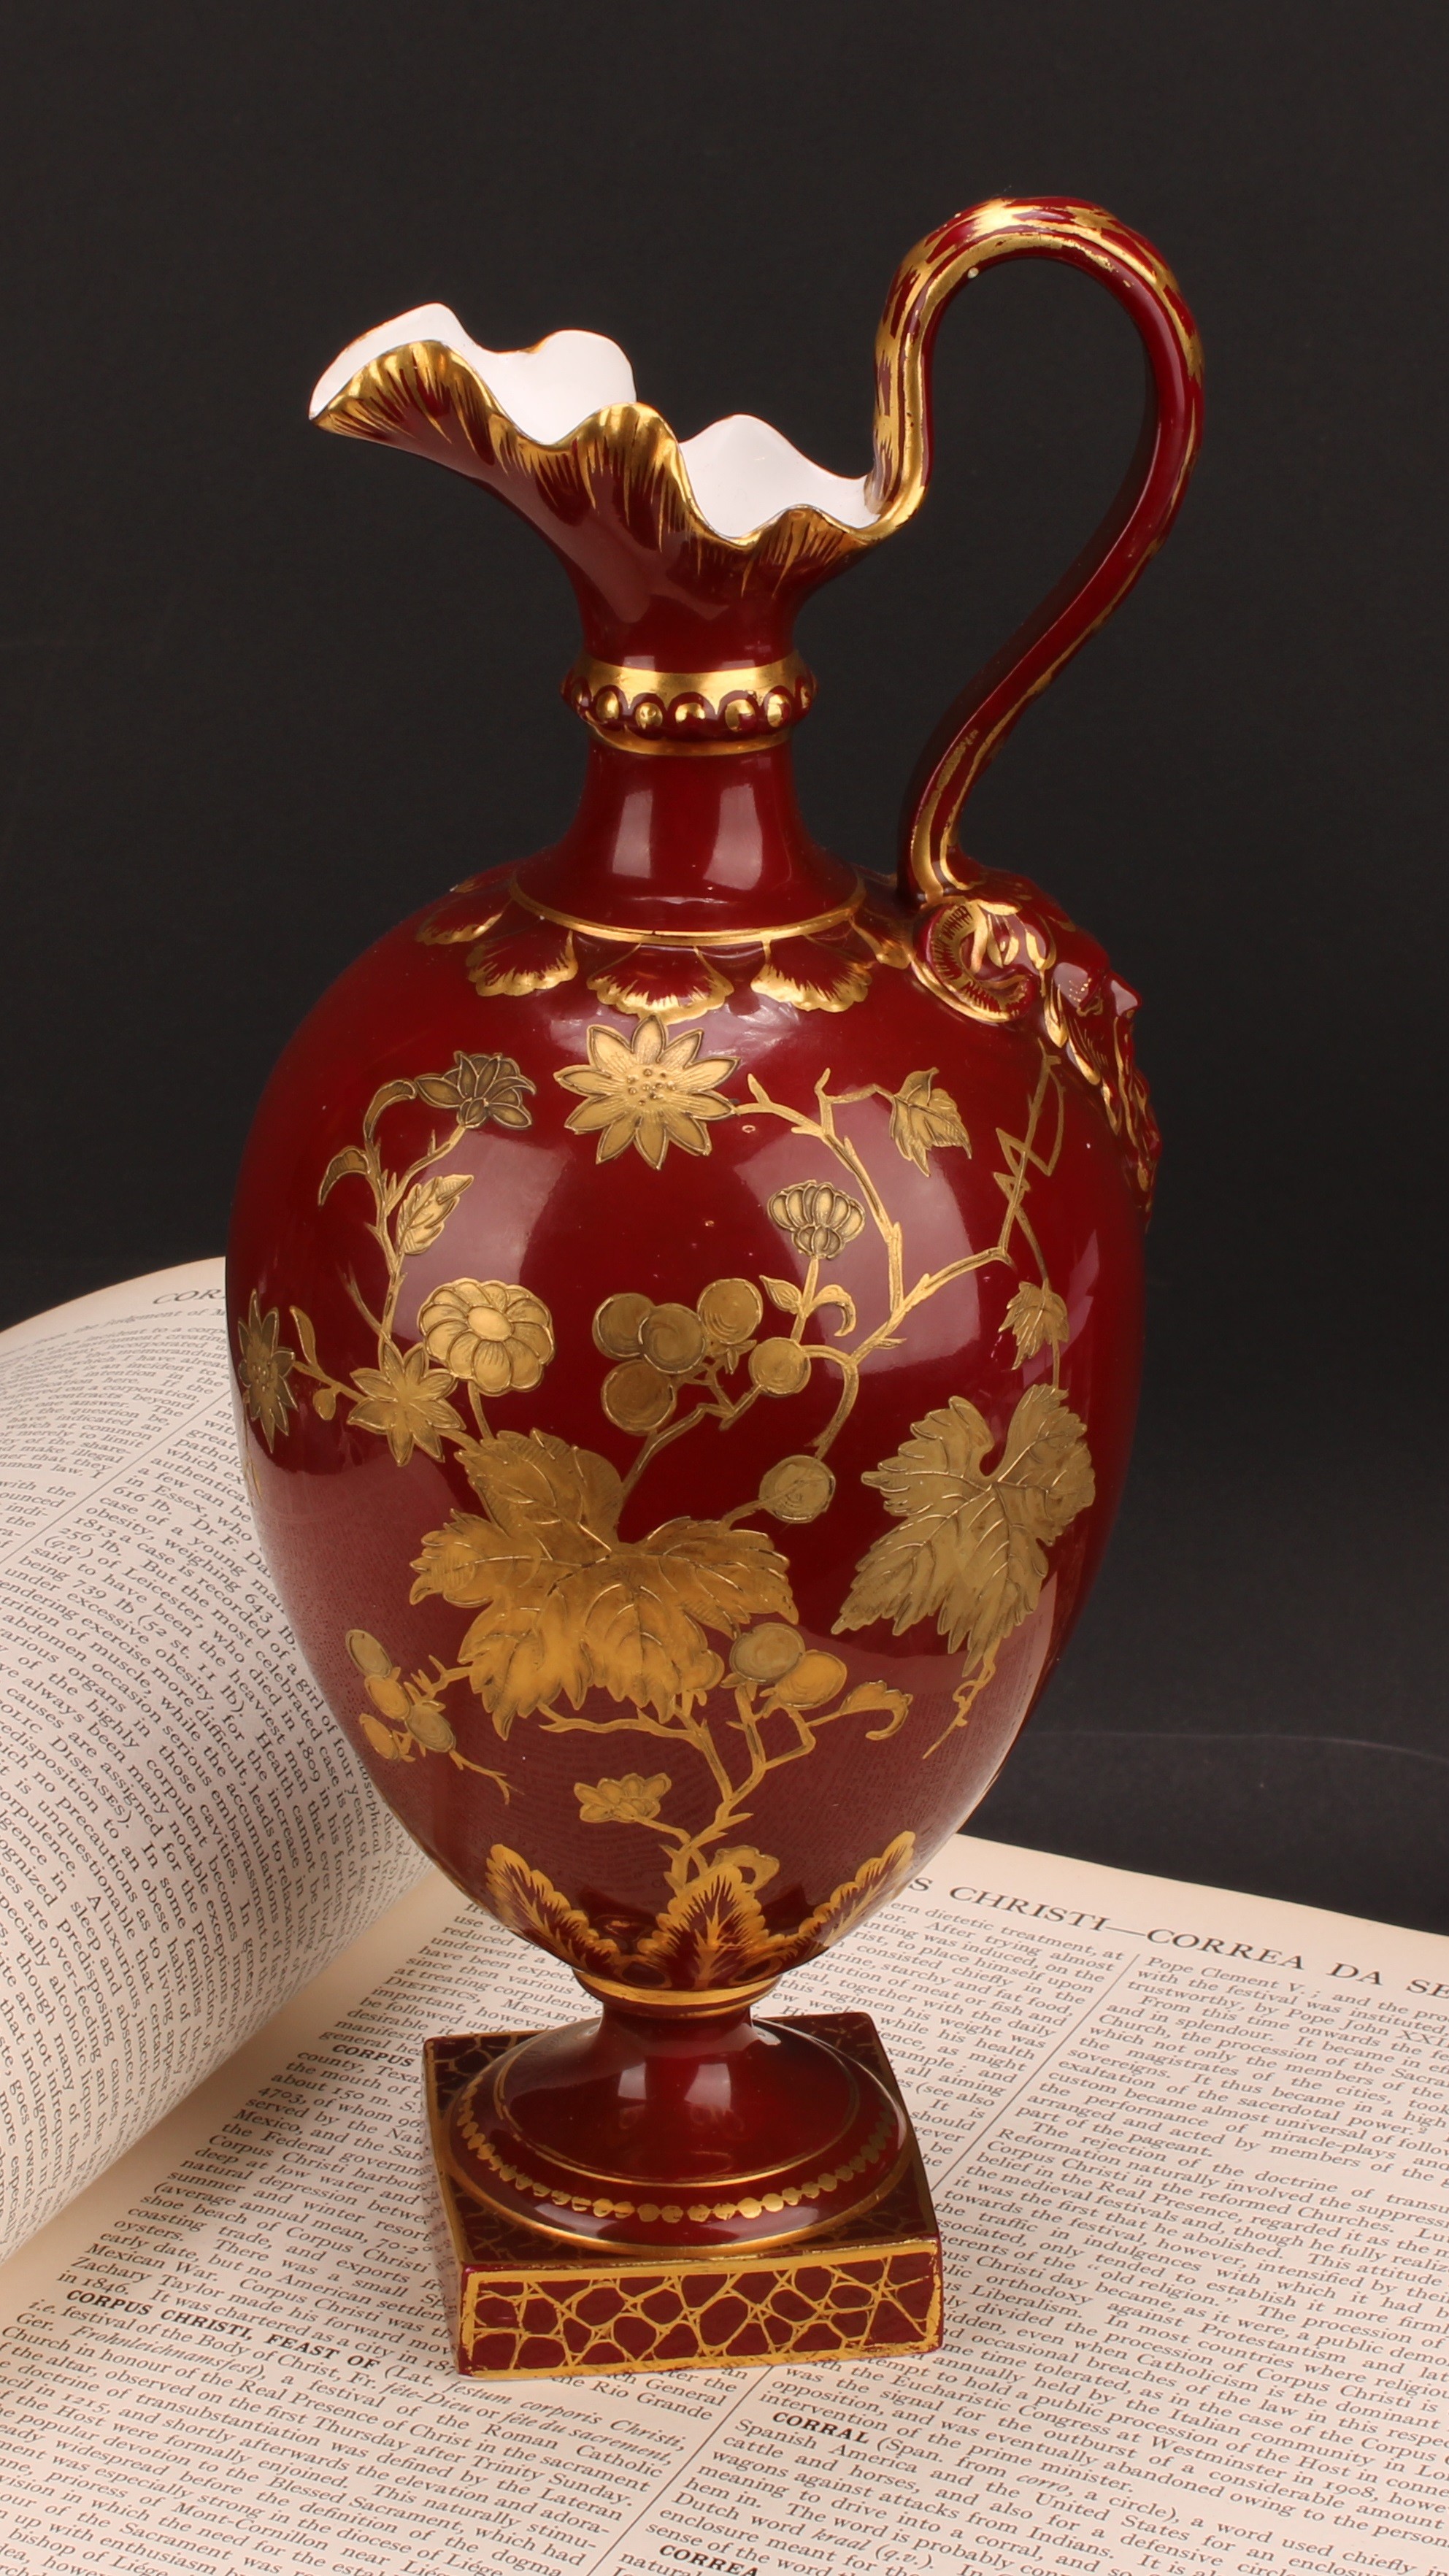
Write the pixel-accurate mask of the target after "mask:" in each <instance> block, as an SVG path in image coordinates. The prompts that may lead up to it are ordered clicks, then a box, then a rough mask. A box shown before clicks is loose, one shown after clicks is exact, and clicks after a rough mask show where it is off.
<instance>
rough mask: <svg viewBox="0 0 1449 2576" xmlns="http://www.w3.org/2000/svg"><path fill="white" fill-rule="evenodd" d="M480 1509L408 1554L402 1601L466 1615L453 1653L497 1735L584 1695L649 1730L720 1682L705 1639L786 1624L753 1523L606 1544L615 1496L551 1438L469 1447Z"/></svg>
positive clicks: (614, 1483) (661, 1532) (785, 1596)
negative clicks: (765, 1622) (435, 1596)
mask: <svg viewBox="0 0 1449 2576" xmlns="http://www.w3.org/2000/svg"><path fill="white" fill-rule="evenodd" d="M469 1473H470V1475H471V1477H472V1481H473V1484H474V1487H475V1489H476V1490H477V1492H478V1494H479V1498H480V1500H481V1501H482V1502H483V1503H484V1505H485V1507H486V1510H485V1515H483V1516H480V1515H478V1514H474V1513H465V1512H455V1513H454V1514H453V1516H452V1518H451V1520H450V1521H449V1522H448V1523H447V1525H446V1526H445V1527H444V1528H443V1529H440V1530H432V1531H430V1532H429V1533H428V1536H427V1537H426V1539H425V1540H424V1542H423V1549H422V1553H421V1555H420V1556H419V1557H417V1558H416V1559H415V1570H416V1573H417V1578H418V1579H417V1581H416V1583H415V1584H414V1586H413V1599H414V1600H415V1601H416V1600H421V1599H422V1598H424V1597H425V1595H427V1594H428V1593H432V1592H440V1593H441V1594H442V1595H443V1597H444V1599H445V1600H450V1601H454V1602H457V1603H459V1604H460V1605H462V1606H465V1607H468V1608H472V1609H476V1610H477V1611H478V1614H479V1615H478V1617H477V1618H476V1619H475V1620H474V1622H473V1625H472V1626H471V1627H470V1628H469V1630H468V1632H467V1635H466V1636H465V1637H464V1639H463V1641H462V1644H461V1646H460V1647H459V1650H458V1652H459V1661H460V1663H461V1664H463V1665H464V1666H466V1667H467V1668H468V1674H469V1680H470V1682H471V1684H472V1687H473V1689H474V1690H475V1691H476V1692H477V1693H478V1696H479V1698H480V1699H481V1700H482V1701H483V1704H484V1706H485V1708H486V1709H487V1710H488V1712H489V1714H490V1716H491V1717H492V1719H493V1723H494V1726H495V1728H496V1729H497V1731H498V1733H499V1734H500V1735H503V1736H506V1735H507V1733H508V1730H509V1728H510V1727H511V1726H512V1724H513V1722H514V1720H515V1718H518V1717H527V1716H529V1715H531V1714H532V1713H533V1711H534V1710H536V1709H538V1708H543V1707H547V1706H549V1705H551V1704H553V1703H555V1702H557V1701H559V1700H567V1701H568V1702H569V1703H570V1705H571V1706H572V1707H574V1708H578V1707H580V1706H581V1705H582V1703H583V1700H584V1698H585V1696H586V1694H587V1693H588V1691H590V1690H591V1689H598V1690H604V1691H607V1692H608V1693H609V1695H610V1696H611V1698H613V1699H615V1700H618V1701H620V1702H627V1703H632V1705H633V1706H634V1707H636V1708H638V1709H640V1710H641V1711H642V1710H651V1711H653V1713H654V1714H655V1716H656V1717H657V1718H659V1719H660V1720H661V1721H662V1720H665V1719H667V1718H669V1717H671V1716H673V1715H675V1714H677V1713H678V1712H679V1711H680V1710H681V1709H684V1708H687V1707H688V1706H689V1705H690V1704H691V1703H692V1702H693V1701H694V1700H695V1699H697V1698H699V1697H700V1696H701V1695H702V1694H703V1693H704V1692H706V1691H708V1690H712V1689H713V1688H714V1686H715V1684H716V1683H717V1682H718V1681H719V1679H720V1676H721V1672H722V1670H723V1666H722V1663H721V1660H720V1657H719V1655H718V1654H717V1653H716V1651H715V1649H714V1647H713V1646H712V1645H711V1644H710V1636H711V1634H713V1635H716V1636H721V1637H724V1638H726V1639H728V1638H732V1637H734V1636H736V1635H737V1634H738V1632H739V1631H740V1629H741V1628H743V1627H746V1626H747V1625H748V1624H749V1622H750V1621H751V1620H752V1619H756V1618H772V1617H779V1618H787V1619H793V1617H794V1615H795V1609H794V1602H793V1600H792V1598H791V1593H790V1578H789V1568H788V1566H787V1564H786V1561H785V1559H784V1558H783V1557H782V1556H781V1555H779V1554H778V1552H777V1551H776V1549H775V1548H774V1547H773V1546H772V1545H771V1543H770V1540H769V1538H768V1537H767V1536H766V1535H765V1533H764V1532H763V1531H761V1530H752V1529H732V1528H729V1527H727V1526H726V1525H725V1524H724V1523H723V1522H721V1521H691V1520H675V1521H668V1522H666V1523H665V1524H664V1525H663V1527H662V1528H660V1529H656V1530H653V1531H651V1532H650V1534H649V1536H648V1537H647V1538H643V1539H639V1540H636V1541H631V1542H627V1543H626V1542H624V1541H622V1540H621V1539H620V1538H619V1535H618V1519H619V1512H620V1509H621V1507H622V1502H623V1487H622V1484H621V1482H620V1479H619V1476H618V1474H617V1472H616V1471H615V1469H614V1468H613V1467H612V1466H610V1464H609V1462H608V1460H607V1459H604V1458H600V1457H597V1456H595V1454H594V1453H593V1451H592V1450H588V1449H575V1448H572V1447H571V1446H570V1444H569V1443H568V1442H567V1441H565V1440H560V1439H558V1438H556V1437H555V1436H554V1435H553V1434H551V1433H548V1432H537V1431H535V1432H533V1433H531V1434H529V1435H528V1436H527V1437H525V1436H524V1435H523V1434H522V1433H521V1432H503V1433H500V1435H499V1436H498V1438H497V1439H496V1440H492V1441H486V1442H479V1443H477V1444H474V1445H473V1446H471V1447H470V1450H469Z"/></svg>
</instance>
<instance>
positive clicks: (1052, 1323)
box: [1003, 1280, 1071, 1368]
mask: <svg viewBox="0 0 1449 2576" xmlns="http://www.w3.org/2000/svg"><path fill="white" fill-rule="evenodd" d="M1003 1330H1004V1331H1006V1332H1008V1333H1013V1334H1015V1336H1016V1365H1017V1367H1018V1368H1022V1367H1024V1366H1025V1364H1026V1362H1027V1361H1028V1360H1030V1359H1035V1357H1036V1355H1037V1352H1038V1351H1039V1350H1040V1349H1041V1347H1042V1345H1043V1343H1045V1342H1050V1344H1051V1346H1052V1349H1053V1350H1054V1351H1059V1350H1060V1349H1061V1347H1062V1345H1063V1343H1064V1342H1066V1341H1067V1340H1068V1339H1069V1337H1070V1333H1071V1324H1070V1320H1069V1318H1068V1315H1067V1308H1066V1300H1065V1299H1064V1298H1062V1297H1059V1296H1058V1295H1057V1292H1056V1290H1055V1289H1054V1288H1048V1287H1046V1286H1045V1285H1043V1286H1041V1287H1037V1286H1036V1284H1035V1283H1034V1282H1033V1281H1031V1280H1028V1281H1026V1282H1025V1284H1024V1285H1023V1286H1022V1287H1020V1288H1018V1290H1017V1292H1016V1294H1015V1296H1014V1297H1013V1298H1012V1300H1011V1303H1010V1305H1009V1306H1008V1307H1007V1310H1006V1319H1005V1323H1004V1326H1003Z"/></svg>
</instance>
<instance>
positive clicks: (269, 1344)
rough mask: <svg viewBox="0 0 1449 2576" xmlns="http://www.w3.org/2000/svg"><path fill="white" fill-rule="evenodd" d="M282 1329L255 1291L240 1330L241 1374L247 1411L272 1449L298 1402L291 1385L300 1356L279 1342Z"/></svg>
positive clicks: (238, 1332)
mask: <svg viewBox="0 0 1449 2576" xmlns="http://www.w3.org/2000/svg"><path fill="white" fill-rule="evenodd" d="M280 1329H281V1327H280V1322H279V1319H278V1315H277V1310H276V1307H275V1306H271V1307H269V1308H268V1310H267V1312H266V1314H265V1315H263V1314H262V1313H261V1312H260V1310H259V1308H258V1305H257V1292H256V1290H255V1288H254V1289H253V1290H252V1301H251V1304H250V1306H249V1307H248V1308H247V1311H246V1313H245V1314H244V1315H243V1316H241V1317H240V1318H239V1319H238V1323H237V1328H236V1338H237V1349H238V1353H239V1357H238V1363H237V1375H238V1377H239V1378H240V1379H241V1388H242V1394H243V1396H244V1397H245V1399H246V1408H247V1412H248V1414H249V1415H250V1417H251V1419H252V1421H253V1422H255V1423H257V1424H259V1425H260V1428H261V1434H262V1438H263V1439H264V1440H265V1442H266V1444H267V1447H268V1448H269V1449H270V1448H271V1446H272V1443H273V1441H274V1440H275V1439H276V1436H277V1433H278V1432H279V1431H285V1430H286V1427H287V1416H288V1414H289V1413H295V1411H296V1409H297V1399H296V1397H295V1395H294V1394H293V1393H292V1390H291V1388H290V1386H289V1385H288V1383H287V1380H288V1379H289V1378H290V1376H291V1374H292V1371H293V1369H294V1368H295V1366H296V1364H297V1354H296V1352H295V1351H289V1350H288V1349H287V1346H286V1344H285V1343H284V1342H280V1341H279V1340H278V1338H277V1336H278V1333H279V1331H280Z"/></svg>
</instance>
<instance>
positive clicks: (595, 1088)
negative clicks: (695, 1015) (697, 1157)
mask: <svg viewBox="0 0 1449 2576" xmlns="http://www.w3.org/2000/svg"><path fill="white" fill-rule="evenodd" d="M588 1044H589V1061H588V1063H587V1064H570V1065H565V1066H564V1068H563V1070H562V1072H560V1073H556V1074H555V1075H554V1080H555V1082H559V1083H562V1085H563V1087H564V1089H565V1091H576V1092H578V1094H579V1096H580V1100H581V1103H582V1105H581V1107H579V1108H578V1109H575V1110H572V1111H571V1112H570V1114H569V1118H568V1121H567V1124H568V1126H569V1127H570V1129H571V1130H572V1131H573V1133H574V1134H575V1135H576V1136H597V1137H598V1140H599V1146H598V1155H597V1159H598V1161H599V1162H601V1163H611V1162H612V1161H613V1160H614V1157H615V1155H616V1154H622V1153H623V1152H624V1151H625V1149H626V1147H628V1146H630V1145H637V1146H638V1148H639V1151H640V1153H641V1154H642V1155H643V1157H644V1160H645V1162H646V1163H652V1164H653V1166H654V1169H655V1170H656V1172H657V1171H658V1169H659V1166H660V1164H661V1163H662V1162H663V1160H664V1157H665V1155H666V1153H667V1152H668V1150H669V1148H670V1146H671V1145H679V1146H681V1147H682V1148H683V1150H684V1152H685V1153H686V1154H707V1153H708V1152H709V1149H710V1140H709V1136H708V1134H707V1133H706V1125H707V1122H708V1121H710V1120H712V1119H715V1118H732V1117H733V1116H734V1114H735V1104H734V1102H733V1101H732V1100H725V1099H723V1098H722V1097H721V1094H720V1092H719V1089H718V1085H719V1084H720V1083H722V1082H727V1081H728V1080H729V1077H730V1075H731V1074H732V1073H733V1072H734V1070H735V1066H736V1063H737V1061H738V1059H737V1058H736V1057H735V1056H732V1055H708V1056H701V1055H700V1052H699V1050H700V1044H701V1038H700V1032H699V1030H698V1029H692V1030H690V1031H689V1032H688V1034H687V1035H683V1036H679V1037H673V1038H671V1037H668V1036H666V1034H665V1028H664V1023H663V1021H662V1020H658V1019H647V1020H641V1021H640V1023H639V1026H638V1028H637V1029H636V1030H635V1031H634V1034H633V1037H632V1038H631V1039H630V1041H629V1043H628V1044H627V1045H626V1044H625V1042H624V1040H623V1039H622V1038H619V1037H615V1035H614V1033H613V1031H612V1029H604V1028H591V1029H590V1031H589V1040H588Z"/></svg>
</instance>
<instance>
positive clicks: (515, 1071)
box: [413, 1055, 537, 1127]
mask: <svg viewBox="0 0 1449 2576" xmlns="http://www.w3.org/2000/svg"><path fill="white" fill-rule="evenodd" d="M413 1087H414V1089H415V1090H416V1092H417V1095H418V1098H419V1100H426V1102H427V1103H428V1106H429V1108H431V1109H451V1110H452V1113H453V1115H454V1117H455V1118H456V1119H457V1121H458V1123H459V1125H460V1126H462V1127H482V1126H485V1125H486V1124H487V1122H488V1120H489V1119H490V1118H491V1119H493V1120H494V1122H495V1123H496V1124H497V1125H498V1126H499V1127H531V1126H532V1124H533V1119H532V1117H531V1115H530V1113H529V1111H528V1110H527V1109H526V1108H525V1107H524V1101H523V1095H524V1093H525V1092H526V1091H533V1090H536V1088H537V1085H536V1084H535V1083H532V1082H530V1081H529V1078H528V1076H527V1074H526V1073H522V1072H520V1070H519V1068H518V1066H517V1065H516V1064H515V1062H514V1060H513V1058H512V1056H511V1055H455V1056H454V1058H453V1063H452V1068H451V1071H449V1072H447V1073H425V1074H421V1075H420V1076H419V1078H418V1080H417V1082H416V1083H415V1084H414V1086H413Z"/></svg>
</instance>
